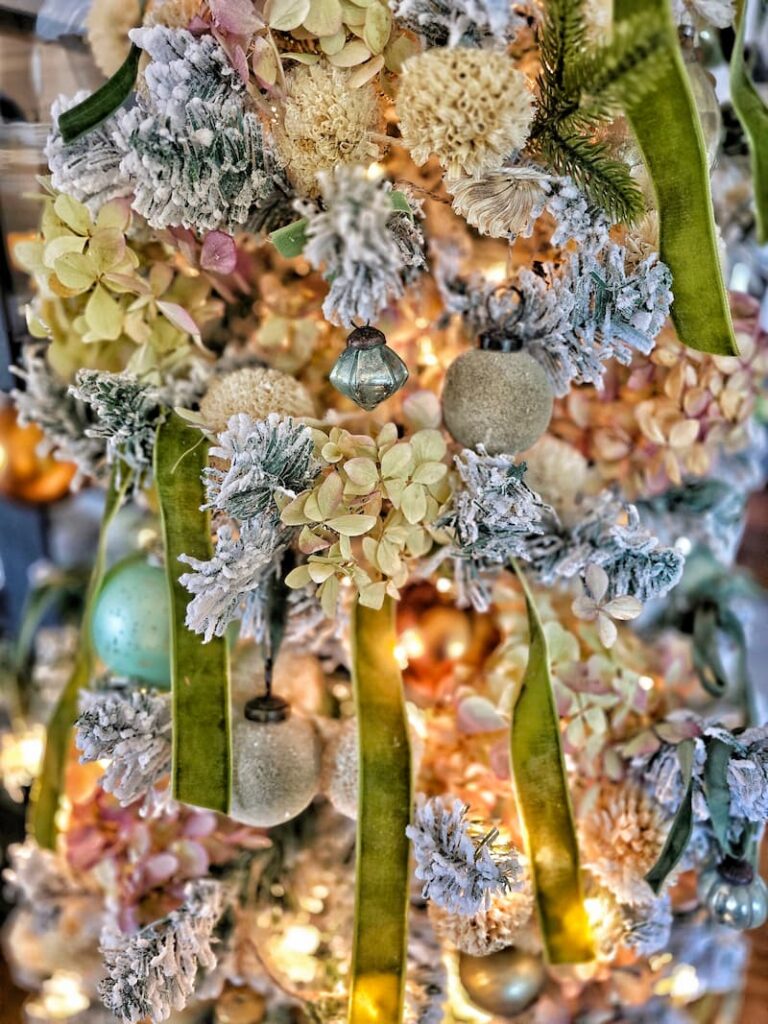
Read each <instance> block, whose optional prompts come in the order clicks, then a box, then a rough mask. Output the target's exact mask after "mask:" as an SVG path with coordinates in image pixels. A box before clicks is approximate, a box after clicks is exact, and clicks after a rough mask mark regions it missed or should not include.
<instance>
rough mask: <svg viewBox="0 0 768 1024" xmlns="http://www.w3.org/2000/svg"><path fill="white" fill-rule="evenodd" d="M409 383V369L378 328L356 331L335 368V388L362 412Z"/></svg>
mask: <svg viewBox="0 0 768 1024" xmlns="http://www.w3.org/2000/svg"><path fill="white" fill-rule="evenodd" d="M407 380H408V367H407V366H406V365H405V363H404V362H403V360H402V359H401V358H400V356H399V355H398V354H397V352H393V351H392V349H391V348H389V346H388V345H387V339H386V338H385V337H384V335H383V334H382V332H381V331H379V330H377V329H376V328H375V327H356V328H355V329H354V331H352V333H351V334H350V336H349V337H348V338H347V347H346V349H345V350H344V351H343V352H342V353H341V355H340V356H339V358H338V359H337V360H336V362H335V363H334V364H333V369H332V370H331V374H330V381H331V384H333V386H334V387H335V388H336V390H337V391H340V392H341V393H342V395H346V396H347V398H351V399H352V401H353V402H355V403H357V405H359V406H360V407H361V408H363V409H367V410H368V411H369V412H370V410H371V409H375V408H376V406H377V405H379V404H380V403H381V402H383V401H384V400H385V399H387V398H391V397H392V395H394V394H395V392H396V391H399V390H400V388H401V387H402V386H403V384H405V382H406V381H407Z"/></svg>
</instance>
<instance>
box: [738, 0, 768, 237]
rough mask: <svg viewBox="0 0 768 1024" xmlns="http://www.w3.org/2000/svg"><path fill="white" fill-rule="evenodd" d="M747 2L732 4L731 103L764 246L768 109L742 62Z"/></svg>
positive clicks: (766, 232) (767, 232) (767, 206)
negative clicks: (745, 150)
mask: <svg viewBox="0 0 768 1024" xmlns="http://www.w3.org/2000/svg"><path fill="white" fill-rule="evenodd" d="M746 14H747V0H738V2H737V4H736V40H735V42H734V45H733V53H732V54H731V75H730V78H731V100H732V101H733V108H734V110H735V111H736V113H737V115H738V118H739V121H741V124H742V126H743V128H744V132H745V134H746V136H747V143H748V145H749V155H750V161H751V164H752V184H753V188H754V193H755V214H756V220H757V240H758V242H759V243H760V244H761V245H764V244H765V243H766V242H768V109H767V108H766V106H765V103H763V100H762V98H761V97H760V94H759V93H758V91H757V89H755V85H754V82H753V81H752V79H751V77H750V75H749V72H748V71H747V67H746V64H745V62H744V31H745V27H746V20H747V18H746Z"/></svg>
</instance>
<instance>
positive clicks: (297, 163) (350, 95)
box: [272, 64, 382, 196]
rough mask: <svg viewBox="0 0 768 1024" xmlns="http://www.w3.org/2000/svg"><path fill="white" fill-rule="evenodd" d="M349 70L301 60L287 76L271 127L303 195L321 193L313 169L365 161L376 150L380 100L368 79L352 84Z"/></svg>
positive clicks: (280, 155)
mask: <svg viewBox="0 0 768 1024" xmlns="http://www.w3.org/2000/svg"><path fill="white" fill-rule="evenodd" d="M349 77H350V72H349V71H345V70H342V69H341V68H334V67H330V66H328V65H326V64H310V65H305V64H300V65H299V66H298V67H296V68H294V69H293V70H292V71H291V72H290V73H289V74H288V75H287V76H286V78H287V93H286V96H285V99H284V100H283V103H282V106H281V109H280V111H279V114H278V119H277V121H276V123H275V124H274V126H273V129H272V132H273V137H274V143H275V150H276V154H277V157H278V159H279V161H280V162H281V163H282V164H283V166H284V167H285V171H286V173H287V175H288V177H289V179H290V181H291V184H292V185H293V186H294V187H295V188H296V189H297V191H298V192H301V193H302V194H303V195H307V196H315V195H318V194H319V191H320V189H319V185H318V181H317V175H318V172H320V171H326V172H330V171H333V170H334V169H335V168H336V167H338V166H339V165H340V164H362V165H367V164H369V163H370V162H371V161H372V160H375V159H377V157H378V156H379V155H380V145H379V142H378V141H377V138H376V136H377V133H378V131H379V129H380V128H381V127H382V115H381V106H380V102H379V95H378V92H377V90H376V87H375V86H374V85H373V84H372V83H367V84H366V85H362V86H359V87H358V88H356V89H352V88H350V86H349Z"/></svg>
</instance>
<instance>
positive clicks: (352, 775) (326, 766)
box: [320, 718, 359, 821]
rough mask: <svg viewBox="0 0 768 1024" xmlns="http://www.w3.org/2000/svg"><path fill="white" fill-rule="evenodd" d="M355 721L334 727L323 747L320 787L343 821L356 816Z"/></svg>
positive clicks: (356, 756) (356, 755)
mask: <svg viewBox="0 0 768 1024" xmlns="http://www.w3.org/2000/svg"><path fill="white" fill-rule="evenodd" d="M358 763H359V759H358V750H357V722H356V720H355V719H354V718H351V719H348V720H347V721H346V722H343V723H341V724H339V725H338V726H337V728H336V729H335V730H334V732H333V734H332V735H331V736H330V737H329V739H328V741H327V742H326V744H325V746H324V748H323V757H322V768H321V775H320V788H321V790H322V792H323V794H324V795H325V796H327V797H328V799H329V800H330V802H331V804H332V805H333V807H334V808H335V809H336V810H337V811H338V812H339V814H343V815H344V817H345V818H351V819H352V820H353V821H354V819H355V818H356V817H357V774H358Z"/></svg>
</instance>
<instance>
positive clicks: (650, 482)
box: [550, 294, 768, 500]
mask: <svg viewBox="0 0 768 1024" xmlns="http://www.w3.org/2000/svg"><path fill="white" fill-rule="evenodd" d="M731 308H732V312H733V315H734V324H735V327H736V334H737V341H738V346H739V355H738V356H716V355H709V354H708V353H706V352H698V351H695V350H694V349H691V348H686V347H685V346H684V345H683V344H682V343H681V342H680V341H678V339H677V337H676V335H675V333H674V331H673V330H672V328H671V327H668V328H665V329H664V330H662V332H661V333H660V334H659V336H658V338H657V339H656V347H655V349H654V350H653V352H652V353H651V354H650V356H649V357H648V358H647V359H646V358H643V359H640V358H636V359H634V360H633V361H632V363H631V365H630V366H628V367H622V366H617V365H616V364H615V363H614V364H613V365H612V366H611V367H610V370H609V371H608V373H607V375H606V378H605V382H604V389H603V391H597V390H593V389H592V388H578V389H574V390H572V391H571V393H570V394H569V395H568V396H567V397H566V398H564V399H563V400H562V401H561V402H558V403H556V404H555V413H554V416H553V419H552V423H551V424H550V432H551V433H553V434H556V435H557V436H559V437H562V438H563V439H565V440H567V441H569V442H570V443H571V444H574V445H576V446H577V447H578V448H580V450H581V451H582V452H583V453H584V454H585V455H586V456H587V458H588V459H590V460H591V461H592V462H593V463H594V465H595V469H596V471H597V472H598V473H599V475H600V477H601V478H602V479H603V480H606V481H615V482H616V483H618V484H619V485H620V486H621V488H622V491H623V493H624V495H625V496H626V497H627V498H629V499H630V500H631V499H632V498H633V497H635V496H636V495H643V496H647V495H656V494H661V493H662V492H663V491H665V490H666V489H667V488H668V487H669V486H670V485H671V484H672V485H674V486H680V485H681V484H682V482H683V481H684V480H690V479H695V478H700V477H706V476H708V475H710V474H711V472H712V470H713V467H715V465H717V464H718V461H719V460H720V459H721V458H722V457H723V456H726V455H731V454H735V453H738V452H743V451H745V450H746V449H747V448H748V447H749V446H750V444H751V443H752V440H753V433H752V430H751V426H750V422H751V420H752V417H753V414H754V410H755V403H756V401H757V398H758V395H759V392H760V390H761V388H762V386H763V381H764V380H765V376H766V373H767V372H768V334H766V332H764V331H763V330H761V329H760V327H759V324H758V321H757V314H758V304H757V302H755V300H754V299H752V298H750V297H749V296H746V295H736V294H732V295H731Z"/></svg>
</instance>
